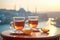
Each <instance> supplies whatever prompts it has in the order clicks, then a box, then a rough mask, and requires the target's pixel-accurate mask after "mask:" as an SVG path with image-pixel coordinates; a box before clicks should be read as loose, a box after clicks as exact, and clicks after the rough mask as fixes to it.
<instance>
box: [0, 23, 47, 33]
mask: <svg viewBox="0 0 60 40" xmlns="http://www.w3.org/2000/svg"><path fill="white" fill-rule="evenodd" d="M45 24H46V22H39V24H38V28H41V27H43V26H44V25H45ZM25 28H28V25H27V24H25ZM9 29H10V25H9V24H5V25H0V32H2V31H5V30H9Z"/></svg>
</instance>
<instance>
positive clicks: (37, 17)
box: [28, 16, 39, 18]
mask: <svg viewBox="0 0 60 40" xmlns="http://www.w3.org/2000/svg"><path fill="white" fill-rule="evenodd" d="M28 18H39V16H28Z"/></svg>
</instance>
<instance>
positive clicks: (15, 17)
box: [13, 17, 25, 18]
mask: <svg viewBox="0 0 60 40" xmlns="http://www.w3.org/2000/svg"><path fill="white" fill-rule="evenodd" d="M13 18H25V17H13Z"/></svg>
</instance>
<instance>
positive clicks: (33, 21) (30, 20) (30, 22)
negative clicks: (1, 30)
mask: <svg viewBox="0 0 60 40" xmlns="http://www.w3.org/2000/svg"><path fill="white" fill-rule="evenodd" d="M28 25H29V26H30V27H31V28H32V29H35V28H36V27H37V25H38V16H28Z"/></svg>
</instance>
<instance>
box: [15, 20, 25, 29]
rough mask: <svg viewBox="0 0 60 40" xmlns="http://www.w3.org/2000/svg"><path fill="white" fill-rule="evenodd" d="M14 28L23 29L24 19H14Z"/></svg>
mask: <svg viewBox="0 0 60 40" xmlns="http://www.w3.org/2000/svg"><path fill="white" fill-rule="evenodd" d="M14 28H15V29H16V30H22V29H23V28H24V20H15V21H14Z"/></svg>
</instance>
